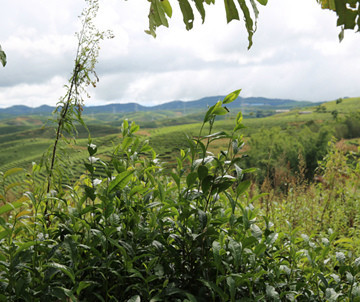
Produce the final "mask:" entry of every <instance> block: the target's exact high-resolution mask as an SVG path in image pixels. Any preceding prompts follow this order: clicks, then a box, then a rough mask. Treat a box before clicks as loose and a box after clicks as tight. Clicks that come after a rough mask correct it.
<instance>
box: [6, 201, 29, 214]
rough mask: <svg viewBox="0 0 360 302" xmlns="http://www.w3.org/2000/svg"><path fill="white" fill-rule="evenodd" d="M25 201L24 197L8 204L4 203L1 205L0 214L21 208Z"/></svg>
mask: <svg viewBox="0 0 360 302" xmlns="http://www.w3.org/2000/svg"><path fill="white" fill-rule="evenodd" d="M23 202H24V200H23V199H19V200H17V201H14V202H13V203H7V204H4V205H2V206H1V207H0V215H1V214H4V213H7V212H10V211H12V210H15V209H17V208H20V207H21V206H22V204H23Z"/></svg>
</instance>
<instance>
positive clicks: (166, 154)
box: [0, 98, 360, 181]
mask: <svg viewBox="0 0 360 302" xmlns="http://www.w3.org/2000/svg"><path fill="white" fill-rule="evenodd" d="M322 106H323V108H318V107H311V108H302V109H294V110H291V111H289V112H285V113H280V114H276V115H272V116H269V117H265V118H249V116H248V118H245V120H244V124H245V125H246V127H247V128H245V129H243V134H244V137H245V139H247V138H250V137H251V136H252V134H254V133H258V132H259V131H262V130H263V129H271V128H274V127H279V128H280V129H286V128H287V127H289V126H292V127H300V126H301V125H304V124H305V125H313V124H318V125H322V124H326V123H328V124H331V123H336V120H335V116H334V111H336V112H337V113H336V114H337V116H336V119H337V120H341V119H343V118H345V116H347V115H349V114H350V113H354V112H358V111H359V110H360V98H352V99H343V100H341V102H339V101H333V102H328V103H324V104H323V105H322ZM204 111H205V110H204ZM236 113H237V112H231V115H230V117H227V118H226V119H221V120H219V121H218V122H217V123H216V124H215V129H214V131H229V132H230V131H232V128H233V125H234V116H235V115H236ZM139 114H140V113H139ZM150 114H152V113H150ZM162 114H163V113H159V114H157V115H156V118H159V116H162ZM143 115H144V113H141V116H140V115H139V117H142V118H143V120H144V123H145V122H148V120H149V116H147V117H146V118H145V117H144V116H143ZM201 115H203V113H202V114H199V113H195V114H194V115H190V118H189V117H187V118H185V117H179V119H178V120H177V121H176V122H175V121H173V122H172V123H173V124H175V123H178V125H175V126H163V125H168V124H169V123H171V120H174V116H176V114H173V115H170V117H169V118H167V119H160V118H159V119H158V120H157V124H156V123H154V124H153V125H152V127H150V128H142V129H141V130H140V131H139V136H140V137H141V138H142V139H149V140H150V144H151V146H152V147H153V148H154V149H155V151H156V152H157V154H159V158H160V159H161V160H162V161H165V162H167V163H169V165H170V166H171V164H172V163H174V162H175V157H176V156H178V154H179V150H180V149H183V148H186V146H187V136H189V137H192V136H197V135H199V129H200V127H201V123H200V122H196V123H188V122H189V121H190V120H191V119H193V120H195V118H196V119H198V120H200V116H201ZM84 119H85V120H87V122H88V128H89V130H90V133H91V136H92V138H93V143H94V144H96V145H97V146H98V149H99V154H100V157H101V156H103V157H107V158H109V157H110V156H111V154H112V150H113V148H114V146H115V145H116V144H118V143H119V142H120V141H121V139H120V132H121V130H120V129H121V123H122V120H119V119H117V120H114V119H111V118H110V117H109V116H108V117H107V118H106V119H107V120H108V121H106V120H104V117H103V116H99V117H96V115H92V116H85V118H84ZM46 120H47V119H46V118H44V117H39V118H36V117H21V118H19V117H17V118H15V119H11V120H4V121H2V122H1V123H0V171H7V170H9V169H12V168H15V167H20V168H24V169H25V170H29V169H30V167H31V165H32V163H33V162H36V163H38V162H39V161H40V160H41V158H42V156H43V154H44V153H46V151H47V150H48V149H49V148H50V147H51V145H52V143H53V137H54V129H53V128H51V127H50V125H47V126H46V127H44V126H43V125H44V123H45V122H46ZM157 125H161V126H159V127H157V128H156V126H157ZM154 127H155V128H154ZM207 131H208V130H207V129H206V127H205V128H204V133H207ZM359 136H360V132H359ZM87 143H88V132H87V130H86V129H84V128H83V127H79V129H78V138H77V140H76V142H73V143H72V144H71V145H70V146H69V147H67V148H66V149H67V154H68V156H67V157H68V158H69V162H70V164H71V166H72V167H75V168H74V171H73V173H74V174H75V176H79V175H80V174H82V173H84V171H85V168H84V162H85V161H86V160H87V156H88V154H87V150H86V146H87ZM221 144H222V142H221V141H219V142H218V145H219V146H218V147H219V148H220V147H221ZM352 144H353V146H356V144H357V141H356V140H355V141H353V142H352ZM215 148H216V146H215ZM97 169H98V170H97V171H98V172H99V173H100V174H102V171H103V170H102V169H103V168H102V167H101V166H100V165H99V166H98V168H97ZM20 177H23V173H18V174H15V175H14V176H13V178H14V179H13V180H17V181H19V180H20ZM40 177H41V179H42V180H45V176H44V175H43V176H40ZM9 181H10V179H9ZM11 181H12V180H11Z"/></svg>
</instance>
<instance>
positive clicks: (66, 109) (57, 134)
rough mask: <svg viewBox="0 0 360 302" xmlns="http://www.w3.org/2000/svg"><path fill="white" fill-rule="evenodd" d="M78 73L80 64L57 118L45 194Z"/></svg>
mask: <svg viewBox="0 0 360 302" xmlns="http://www.w3.org/2000/svg"><path fill="white" fill-rule="evenodd" d="M79 71H80V64H79V63H77V65H76V66H75V69H74V74H73V78H72V80H71V84H70V89H69V94H68V97H67V100H66V104H65V106H64V107H63V108H62V110H61V113H60V118H59V122H58V127H57V130H56V138H55V142H54V146H53V150H52V156H51V165H50V171H49V175H48V185H47V190H46V192H47V193H49V192H50V188H51V178H52V173H53V170H54V165H55V157H56V150H57V145H58V142H59V139H60V135H61V129H62V126H63V123H64V120H65V118H66V115H67V112H68V110H69V106H70V103H71V97H72V94H73V88H74V86H76V79H77V76H78V74H79ZM48 203H49V201H48V199H47V200H46V204H45V211H44V215H46V214H47V210H48Z"/></svg>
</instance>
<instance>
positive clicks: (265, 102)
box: [0, 96, 319, 116]
mask: <svg viewBox="0 0 360 302" xmlns="http://www.w3.org/2000/svg"><path fill="white" fill-rule="evenodd" d="M223 98H224V96H210V97H205V98H202V99H199V100H195V101H187V102H184V101H172V102H168V103H164V104H161V105H156V106H143V105H140V104H137V103H126V104H109V105H102V106H91V107H85V108H84V114H98V113H124V112H136V111H160V110H161V111H164V110H172V111H177V110H191V109H206V108H207V106H211V105H213V104H215V103H216V102H217V101H218V100H221V99H223ZM318 104H319V103H313V102H308V101H294V100H289V99H268V98H263V97H250V98H242V97H239V98H238V99H237V100H236V101H234V102H233V103H231V104H228V105H227V107H228V108H244V107H261V108H262V109H263V107H266V108H268V109H271V108H273V109H290V108H295V107H305V106H316V105H318ZM54 109H55V107H51V106H47V105H42V106H40V107H36V108H31V107H27V106H23V105H16V106H12V107H9V108H4V109H1V108H0V115H2V116H5V115H7V116H8V115H11V116H22V115H50V114H51V113H52V112H53V111H54Z"/></svg>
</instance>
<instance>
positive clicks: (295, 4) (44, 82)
mask: <svg viewBox="0 0 360 302" xmlns="http://www.w3.org/2000/svg"><path fill="white" fill-rule="evenodd" d="M217 2H219V3H218V4H217V5H215V6H213V5H212V6H210V7H208V10H207V16H206V22H205V24H204V25H202V24H201V18H200V15H199V14H198V13H197V12H195V18H196V19H195V25H194V29H193V30H192V31H189V32H188V31H186V30H185V26H184V24H183V23H182V15H181V12H180V9H179V8H178V5H177V3H176V1H175V2H174V7H173V18H172V20H170V22H169V24H170V28H169V29H168V28H160V29H159V30H158V36H157V38H156V39H153V38H152V37H151V36H148V35H146V34H145V33H144V30H145V29H147V26H148V20H147V15H148V6H149V3H148V2H147V1H145V2H143V1H141V2H140V1H135V0H133V1H118V0H107V1H104V0H101V1H100V11H99V16H98V20H97V23H98V24H99V27H101V29H103V30H104V29H112V30H113V31H114V33H115V36H116V37H115V39H112V40H108V41H104V42H103V43H102V49H101V51H100V57H99V64H98V69H97V72H98V75H99V77H100V82H99V84H98V87H97V88H96V89H95V90H93V89H90V91H91V94H92V98H91V99H89V100H88V101H87V104H88V105H94V104H101V103H110V102H132V101H137V102H140V103H142V104H145V105H150V104H157V103H162V102H165V101H171V100H174V99H183V100H190V99H196V98H200V97H204V96H209V95H219V94H226V93H227V92H229V91H232V90H234V89H237V88H243V91H242V95H243V96H264V97H273V98H276V97H280V98H293V99H297V100H311V101H321V100H330V99H336V98H338V97H340V96H345V95H350V96H358V95H360V87H359V85H358V83H357V78H358V74H359V72H360V67H358V66H360V53H359V52H356V51H355V50H356V49H359V48H360V37H359V35H358V34H355V33H346V34H345V40H344V41H343V42H342V43H341V44H339V43H338V33H339V29H338V28H336V15H335V14H334V13H332V12H329V11H324V10H322V9H321V8H320V6H319V5H318V4H317V3H316V1H315V0H272V1H269V3H268V5H267V6H266V7H261V6H259V9H260V16H259V21H258V30H257V32H256V33H255V35H254V38H253V39H254V45H253V47H252V49H251V50H250V51H247V43H248V41H247V34H246V30H245V27H244V22H243V20H240V21H233V22H231V23H230V24H226V18H225V12H224V8H223V3H222V2H221V1H220V0H218V1H217ZM83 6H84V2H83V1H72V0H62V1H60V0H53V1H47V2H43V1H40V0H33V1H31V3H30V2H28V1H26V0H18V1H7V2H5V3H3V4H2V10H3V11H5V12H8V13H6V14H4V18H3V16H2V19H1V20H0V44H1V45H2V46H3V48H4V49H5V51H6V52H7V55H8V65H7V66H6V68H1V69H0V87H1V92H0V106H9V105H11V104H17V103H19V104H28V105H32V106H36V105H40V104H43V103H46V104H52V105H54V104H55V103H56V102H57V100H58V98H59V97H60V96H61V93H63V90H62V87H63V84H65V83H66V78H67V77H68V75H69V74H70V72H71V70H72V64H73V56H74V52H75V48H76V41H75V38H74V32H75V31H76V30H77V29H78V27H79V24H78V19H77V16H78V15H79V14H80V12H81V9H82V7H83Z"/></svg>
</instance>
